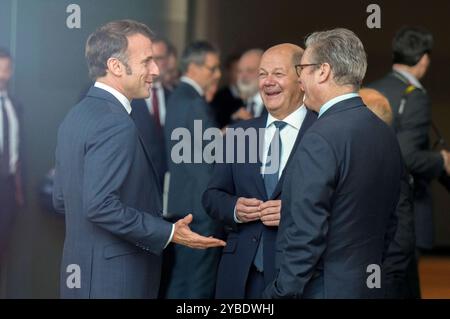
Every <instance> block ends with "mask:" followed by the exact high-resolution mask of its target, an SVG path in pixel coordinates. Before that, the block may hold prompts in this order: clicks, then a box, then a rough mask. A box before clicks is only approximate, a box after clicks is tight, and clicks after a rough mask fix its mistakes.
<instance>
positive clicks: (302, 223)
mask: <svg viewBox="0 0 450 319" xmlns="http://www.w3.org/2000/svg"><path fill="white" fill-rule="evenodd" d="M401 174H402V158H401V154H400V148H399V146H398V142H397V140H396V138H395V135H394V133H393V132H392V130H391V129H390V128H389V127H388V126H387V125H386V124H385V123H383V122H382V121H381V120H380V119H379V118H377V117H376V116H375V115H374V114H373V113H372V112H371V111H369V110H368V109H367V107H366V106H365V105H364V104H363V102H362V100H361V98H359V97H355V98H351V99H348V100H344V101H342V102H339V103H337V104H335V105H334V106H332V107H331V108H330V109H329V110H327V111H326V112H325V113H324V114H322V115H321V116H320V117H319V118H318V120H317V121H316V123H314V124H313V125H312V126H311V127H310V128H309V130H308V131H307V132H306V133H305V135H304V136H303V139H302V141H301V142H300V144H299V146H298V148H297V150H296V152H295V154H294V155H293V158H292V161H291V163H290V165H289V167H287V171H286V178H285V181H284V184H283V189H282V192H281V194H282V195H281V200H282V203H283V205H282V212H281V222H280V226H279V229H278V238H277V249H278V251H277V260H276V263H277V268H278V269H279V272H278V275H277V276H276V280H275V282H274V283H272V284H270V285H269V286H268V288H267V289H266V291H265V297H271V298H382V297H384V295H385V294H384V285H381V287H380V288H373V289H370V288H369V287H368V286H367V279H368V277H369V275H370V273H367V267H368V266H369V265H372V264H376V265H378V266H379V267H381V266H382V264H383V261H384V257H385V255H386V251H387V247H388V246H389V245H390V243H391V241H392V238H393V236H394V232H395V229H396V215H395V214H394V212H395V208H396V205H397V202H398V198H399V192H400V179H401ZM379 275H380V280H381V279H382V278H381V277H382V275H383V273H382V270H381V273H380V274H379Z"/></svg>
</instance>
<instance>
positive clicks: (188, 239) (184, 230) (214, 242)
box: [172, 214, 226, 249]
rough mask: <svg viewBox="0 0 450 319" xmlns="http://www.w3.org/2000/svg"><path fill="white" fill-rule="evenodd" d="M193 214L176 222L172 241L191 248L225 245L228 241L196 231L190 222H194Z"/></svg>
mask: <svg viewBox="0 0 450 319" xmlns="http://www.w3.org/2000/svg"><path fill="white" fill-rule="evenodd" d="M192 219H193V217H192V214H189V215H187V216H186V217H184V218H183V219H180V220H179V221H177V222H176V223H175V230H174V232H173V237H172V242H174V243H175V244H179V245H183V246H187V247H190V248H197V249H206V248H211V247H223V246H225V245H226V243H225V242H224V241H223V240H220V239H217V238H214V237H204V236H201V235H199V234H197V233H194V232H193V231H192V230H191V229H190V228H189V224H190V223H191V222H192Z"/></svg>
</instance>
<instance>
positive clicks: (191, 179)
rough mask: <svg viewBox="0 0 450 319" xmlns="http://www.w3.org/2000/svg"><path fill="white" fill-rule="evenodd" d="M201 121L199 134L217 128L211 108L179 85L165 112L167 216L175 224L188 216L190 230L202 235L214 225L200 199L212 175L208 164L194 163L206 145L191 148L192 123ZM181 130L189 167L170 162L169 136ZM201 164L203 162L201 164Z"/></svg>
mask: <svg viewBox="0 0 450 319" xmlns="http://www.w3.org/2000/svg"><path fill="white" fill-rule="evenodd" d="M196 120H197V121H201V125H202V130H201V131H200V133H201V134H203V132H204V131H205V130H206V129H208V128H212V127H217V124H216V122H215V119H214V114H213V112H212V109H211V107H210V106H209V105H208V104H207V103H206V101H205V99H204V98H203V97H202V96H200V94H198V92H197V91H196V90H195V89H194V88H193V87H192V86H191V85H189V84H187V83H184V82H181V83H180V84H179V85H178V86H177V88H176V89H175V90H174V92H173V93H172V95H171V96H170V98H169V102H168V104H167V112H166V125H165V127H164V129H165V137H166V145H167V157H168V159H169V160H168V163H169V172H170V183H169V199H168V207H167V213H168V216H169V217H170V218H172V219H173V220H177V219H179V218H183V217H184V216H186V215H187V214H188V213H193V216H194V220H193V223H192V228H193V229H194V230H195V231H197V232H200V233H201V234H204V235H212V234H213V233H216V231H218V228H216V226H217V223H215V222H213V220H212V219H211V218H210V217H209V216H208V215H207V214H206V212H205V210H204V208H203V206H202V203H201V198H202V194H203V192H204V191H205V189H206V187H207V185H208V182H209V180H210V177H211V173H212V168H213V165H212V164H207V163H204V162H202V163H194V157H195V155H197V156H200V158H201V159H203V157H202V148H203V147H204V146H205V145H206V144H207V143H206V142H201V143H200V144H199V145H194V144H195V143H194V134H195V132H194V121H196ZM179 128H182V129H184V130H187V131H188V132H189V134H190V136H191V137H192V138H191V142H192V143H191V144H192V145H191V149H190V152H191V157H190V158H191V163H185V162H182V163H176V162H175V161H173V160H172V156H171V152H172V148H173V147H174V146H175V145H176V144H178V143H179V142H180V141H179V140H172V138H171V136H172V132H173V131H174V130H175V129H179ZM202 161H203V160H202Z"/></svg>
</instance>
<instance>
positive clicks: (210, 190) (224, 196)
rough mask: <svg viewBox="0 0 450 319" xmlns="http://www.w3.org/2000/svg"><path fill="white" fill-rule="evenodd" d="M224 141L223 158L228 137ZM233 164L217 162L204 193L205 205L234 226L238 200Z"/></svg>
mask: <svg viewBox="0 0 450 319" xmlns="http://www.w3.org/2000/svg"><path fill="white" fill-rule="evenodd" d="M222 141H223V150H224V151H223V159H224V161H225V159H226V153H225V151H226V138H225V137H224V138H223V139H222ZM235 194H236V191H235V187H234V179H233V170H232V165H231V164H227V163H216V164H215V165H214V169H213V173H212V177H211V179H210V182H209V184H208V187H207V189H206V191H205V192H204V193H203V200H202V202H203V206H204V207H205V210H206V212H207V213H208V214H209V215H210V216H211V217H212V218H214V219H216V220H218V221H220V222H222V223H224V224H225V225H227V226H231V227H232V228H235V227H236V222H235V220H234V208H235V206H236V202H237V200H238V196H236V195H235Z"/></svg>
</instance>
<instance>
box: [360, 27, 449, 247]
mask: <svg viewBox="0 0 450 319" xmlns="http://www.w3.org/2000/svg"><path fill="white" fill-rule="evenodd" d="M432 48H433V35H432V34H431V33H430V32H429V31H427V30H425V29H423V28H420V27H404V28H402V29H401V30H399V31H398V32H397V34H396V35H395V38H394V40H393V43H392V49H393V66H392V71H391V72H389V74H387V75H386V76H385V77H383V78H382V79H380V80H378V81H376V82H374V83H372V84H370V85H369V86H368V87H371V88H374V89H376V90H378V91H380V92H381V93H382V94H384V95H385V96H386V97H387V99H388V100H389V103H390V105H391V107H392V111H393V128H394V130H395V132H396V134H397V138H398V141H399V144H400V148H401V151H402V155H403V158H404V160H405V163H406V166H407V169H408V170H409V172H410V173H411V174H412V176H413V178H414V213H415V229H416V245H417V247H418V248H420V249H431V248H432V247H433V241H434V226H433V209H432V198H431V189H430V182H431V180H433V179H436V178H439V177H441V176H442V175H449V174H450V153H449V152H448V151H445V150H443V151H441V152H438V151H433V150H431V148H430V142H429V137H428V134H429V131H430V127H431V124H432V123H431V101H430V98H429V96H428V93H427V92H426V90H425V88H424V87H423V86H422V84H421V83H420V80H421V79H422V78H423V77H424V76H425V74H426V73H427V71H428V68H429V66H430V62H431V59H430V58H431V51H432Z"/></svg>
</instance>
